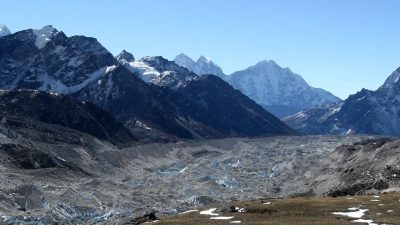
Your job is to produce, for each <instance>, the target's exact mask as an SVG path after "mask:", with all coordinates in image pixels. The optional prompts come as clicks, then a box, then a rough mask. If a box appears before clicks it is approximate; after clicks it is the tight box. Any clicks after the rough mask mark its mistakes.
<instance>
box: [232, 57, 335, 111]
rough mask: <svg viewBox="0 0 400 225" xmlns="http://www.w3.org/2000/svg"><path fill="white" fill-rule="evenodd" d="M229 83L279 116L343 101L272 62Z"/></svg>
mask: <svg viewBox="0 0 400 225" xmlns="http://www.w3.org/2000/svg"><path fill="white" fill-rule="evenodd" d="M226 81H227V82H228V83H230V84H231V85H232V86H233V87H234V88H236V89H238V90H240V91H241V92H242V93H244V94H245V95H247V96H249V97H250V98H251V99H253V100H254V101H255V102H257V103H258V104H260V105H262V106H263V107H265V108H266V109H267V110H270V111H271V112H272V113H274V114H275V115H277V116H279V117H283V116H287V115H290V114H293V113H296V112H299V111H301V110H304V109H307V108H311V107H314V106H317V105H325V104H332V103H336V102H339V101H340V99H339V98H337V97H336V96H334V95H332V94H331V93H329V92H327V91H325V90H323V89H319V88H313V87H311V86H310V85H308V84H307V82H306V81H305V80H304V79H303V78H302V77H301V76H300V75H298V74H296V73H293V72H292V71H291V70H290V69H289V68H282V67H280V66H279V65H278V64H276V63H275V62H274V61H272V60H269V61H267V60H264V61H261V62H259V63H257V64H256V65H254V66H251V67H249V68H247V69H245V70H241V71H237V72H235V73H233V74H231V75H229V76H226Z"/></svg>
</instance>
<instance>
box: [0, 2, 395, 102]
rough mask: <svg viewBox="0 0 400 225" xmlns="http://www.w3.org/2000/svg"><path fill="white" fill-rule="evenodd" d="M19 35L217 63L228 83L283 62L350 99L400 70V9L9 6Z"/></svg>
mask: <svg viewBox="0 0 400 225" xmlns="http://www.w3.org/2000/svg"><path fill="white" fill-rule="evenodd" d="M0 4H1V6H2V8H3V9H2V10H1V14H0V24H2V23H3V24H6V25H7V26H8V28H9V29H10V30H11V31H12V32H15V31H19V30H24V29H28V28H41V27H43V26H45V25H49V24H51V25H53V26H54V27H56V28H57V29H58V30H61V31H63V32H64V33H65V34H66V35H68V36H72V35H85V36H92V37H96V38H97V39H98V40H99V41H100V43H101V44H102V45H103V46H105V47H106V48H107V49H108V50H109V51H110V52H111V53H113V54H114V55H116V54H117V53H119V52H120V51H122V50H123V49H126V50H127V51H129V52H131V53H133V54H134V56H135V57H136V58H141V57H143V56H155V55H161V56H163V57H165V58H167V59H170V60H172V59H173V58H174V57H175V56H176V55H178V54H179V53H185V54H187V55H188V56H190V57H192V58H194V59H197V58H198V57H199V56H200V55H204V56H206V57H210V58H211V59H212V60H213V61H214V62H215V63H217V64H218V65H219V66H221V68H222V69H223V71H224V72H225V73H226V74H230V73H232V72H234V71H237V70H243V69H245V68H247V67H249V66H252V65H254V64H256V63H257V62H259V61H261V60H274V61H275V62H277V63H278V64H279V65H280V66H282V67H289V68H290V69H291V70H292V71H293V72H295V73H297V74H300V75H301V76H302V77H303V78H304V79H305V80H306V81H307V82H308V83H309V84H310V85H311V86H314V87H319V88H323V89H325V90H328V91H330V92H332V93H333V94H335V95H336V96H338V97H340V98H342V99H344V98H347V97H348V95H349V94H354V93H356V92H357V91H359V90H361V89H362V88H367V89H370V90H375V89H377V88H378V87H379V86H380V85H381V84H383V82H384V81H385V79H386V78H387V77H388V76H389V75H390V73H391V72H392V71H394V70H395V69H396V68H398V67H399V66H400V59H399V57H397V56H398V53H399V52H400V29H399V24H400V13H398V11H399V9H400V1H398V0H140V1H138V0H114V1H109V0H85V1H82V0H68V1H54V0H35V1H29V0H1V1H0Z"/></svg>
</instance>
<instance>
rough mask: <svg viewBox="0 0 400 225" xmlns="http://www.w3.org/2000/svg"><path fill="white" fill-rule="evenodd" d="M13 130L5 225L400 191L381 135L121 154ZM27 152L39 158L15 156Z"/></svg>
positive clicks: (84, 138)
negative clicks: (285, 198) (286, 199)
mask: <svg viewBox="0 0 400 225" xmlns="http://www.w3.org/2000/svg"><path fill="white" fill-rule="evenodd" d="M46 128H47V129H51V127H46ZM10 132H11V133H12V135H9V136H5V135H2V136H1V137H0V171H1V173H0V224H124V223H126V222H129V221H131V222H132V221H135V219H136V222H137V221H138V220H137V219H138V218H139V221H143V220H140V218H142V219H143V218H145V219H146V218H148V217H152V218H154V217H153V215H154V216H155V217H156V218H163V217H165V216H169V215H176V214H178V213H181V212H184V211H187V210H193V209H196V208H199V207H202V206H204V205H213V204H220V203H224V202H231V201H244V200H257V199H262V198H281V197H288V196H316V195H317V196H321V195H332V196H341V195H347V194H359V193H362V194H366V193H377V192H379V191H382V190H388V189H389V190H390V189H395V188H397V187H398V183H397V176H398V175H397V165H399V163H398V158H397V156H396V154H397V155H398V153H397V152H398V151H399V150H400V148H399V144H400V143H399V142H398V141H392V140H390V139H386V138H378V137H372V136H283V137H267V138H253V139H241V138H229V139H219V140H208V141H187V142H177V143H157V144H155V143H153V144H137V145H135V146H131V147H126V148H117V147H115V146H114V145H112V144H110V143H108V142H105V141H100V140H99V139H97V138H93V137H92V136H89V135H84V134H82V133H80V132H78V131H75V130H68V129H66V130H65V131H64V132H58V133H57V132H54V134H53V136H49V137H53V139H51V140H52V141H49V140H50V139H46V140H48V141H47V142H43V140H42V139H41V138H38V137H37V136H39V137H40V135H39V134H37V135H36V136H35V135H31V136H29V135H25V137H29V138H23V137H22V136H21V135H19V134H21V133H24V132H25V133H27V132H28V133H29V130H27V129H23V128H20V129H19V130H13V131H10ZM35 132H36V131H35ZM64 136H65V137H69V139H66V140H69V142H68V143H66V142H64V141H63V138H62V137H64ZM55 137H57V138H55ZM353 143H356V144H353ZM335 149H336V150H335ZM21 151H22V152H24V151H27V152H30V153H29V154H28V156H25V157H19V154H14V153H13V154H9V152H17V153H18V152H21ZM364 152H365V154H364ZM21 155H22V154H21ZM371 184H374V185H371ZM338 210H339V209H338ZM145 214H147V217H146V216H143V215H145Z"/></svg>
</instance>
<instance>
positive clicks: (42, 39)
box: [33, 26, 56, 49]
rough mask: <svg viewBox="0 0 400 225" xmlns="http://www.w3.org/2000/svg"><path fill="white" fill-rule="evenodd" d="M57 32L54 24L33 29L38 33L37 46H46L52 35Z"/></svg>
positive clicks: (40, 47)
mask: <svg viewBox="0 0 400 225" xmlns="http://www.w3.org/2000/svg"><path fill="white" fill-rule="evenodd" d="M55 32H56V29H55V28H54V27H52V26H45V27H43V28H42V29H33V33H34V34H35V35H36V42H35V46H36V47H37V48H38V49H42V48H44V47H45V46H46V44H47V42H49V41H50V40H51V36H52V35H53V34H54V33H55Z"/></svg>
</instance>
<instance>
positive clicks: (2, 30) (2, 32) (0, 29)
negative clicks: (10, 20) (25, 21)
mask: <svg viewBox="0 0 400 225" xmlns="http://www.w3.org/2000/svg"><path fill="white" fill-rule="evenodd" d="M9 34H11V31H10V29H8V27H7V26H6V25H4V24H0V37H4V36H6V35H9Z"/></svg>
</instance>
